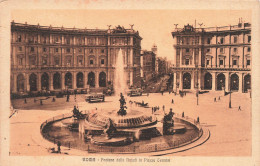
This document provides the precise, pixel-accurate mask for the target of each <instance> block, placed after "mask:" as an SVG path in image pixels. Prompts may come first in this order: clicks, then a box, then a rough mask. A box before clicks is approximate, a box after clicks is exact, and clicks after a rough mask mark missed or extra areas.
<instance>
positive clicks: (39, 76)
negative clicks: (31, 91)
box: [37, 73, 42, 91]
mask: <svg viewBox="0 0 260 166" xmlns="http://www.w3.org/2000/svg"><path fill="white" fill-rule="evenodd" d="M37 90H38V91H41V90H42V85H41V73H37Z"/></svg>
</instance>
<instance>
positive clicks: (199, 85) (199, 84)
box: [197, 71, 201, 90]
mask: <svg viewBox="0 0 260 166" xmlns="http://www.w3.org/2000/svg"><path fill="white" fill-rule="evenodd" d="M197 77H198V87H197V88H198V89H199V90H200V89H201V78H200V77H201V72H200V71H198V72H197Z"/></svg>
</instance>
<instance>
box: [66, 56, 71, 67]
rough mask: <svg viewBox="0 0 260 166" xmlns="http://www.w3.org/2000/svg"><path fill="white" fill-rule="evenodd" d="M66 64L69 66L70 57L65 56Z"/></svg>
mask: <svg viewBox="0 0 260 166" xmlns="http://www.w3.org/2000/svg"><path fill="white" fill-rule="evenodd" d="M66 64H67V66H70V64H71V56H67V57H66Z"/></svg>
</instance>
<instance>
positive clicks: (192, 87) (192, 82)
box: [190, 72, 195, 90]
mask: <svg viewBox="0 0 260 166" xmlns="http://www.w3.org/2000/svg"><path fill="white" fill-rule="evenodd" d="M194 76H195V74H194V72H191V85H190V88H191V90H193V89H194V81H195V79H194Z"/></svg>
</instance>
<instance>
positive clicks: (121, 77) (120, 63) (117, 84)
mask: <svg viewBox="0 0 260 166" xmlns="http://www.w3.org/2000/svg"><path fill="white" fill-rule="evenodd" d="M124 66H125V64H124V58H123V52H122V50H121V48H120V50H119V52H118V55H117V59H116V68H115V80H114V89H115V94H116V96H120V93H122V94H123V95H126V89H127V83H126V76H125V71H124Z"/></svg>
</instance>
